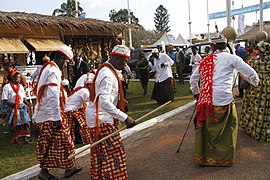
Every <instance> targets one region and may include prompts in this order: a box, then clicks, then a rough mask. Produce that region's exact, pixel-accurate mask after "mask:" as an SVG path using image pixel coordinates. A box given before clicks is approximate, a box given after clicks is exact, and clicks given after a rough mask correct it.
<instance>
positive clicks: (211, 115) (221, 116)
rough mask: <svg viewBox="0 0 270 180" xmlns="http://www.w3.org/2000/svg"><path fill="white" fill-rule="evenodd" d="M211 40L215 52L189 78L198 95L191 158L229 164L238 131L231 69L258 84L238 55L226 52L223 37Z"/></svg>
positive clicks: (253, 73) (249, 68) (221, 164)
mask: <svg viewBox="0 0 270 180" xmlns="http://www.w3.org/2000/svg"><path fill="white" fill-rule="evenodd" d="M212 43H213V48H214V49H213V51H214V53H213V54H210V55H209V56H208V57H206V58H204V59H202V60H201V62H200V65H199V66H198V67H197V68H196V69H195V70H194V72H193V74H192V75H191V77H190V86H191V87H190V89H191V91H192V92H193V94H194V96H195V97H197V98H198V101H197V104H196V110H197V115H196V118H195V125H196V127H195V128H196V135H195V156H194V161H195V162H197V163H198V164H200V165H206V166H232V165H233V163H234V156H235V148H236V139H237V133H238V119H237V113H236V108H235V104H234V99H233V93H232V87H233V71H234V70H238V71H239V72H240V73H241V74H243V75H244V76H245V77H246V78H248V79H249V80H250V83H251V84H252V85H253V86H257V85H258V83H259V78H258V75H257V74H256V71H255V70H254V69H252V68H251V67H250V66H249V65H248V64H246V63H245V62H244V61H243V60H242V59H241V58H240V57H238V56H236V55H232V54H229V53H227V52H226V39H224V38H221V39H216V40H212ZM200 78H202V84H201V87H200V88H199V86H198V82H199V80H200Z"/></svg>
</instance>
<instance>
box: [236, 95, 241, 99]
mask: <svg viewBox="0 0 270 180" xmlns="http://www.w3.org/2000/svg"><path fill="white" fill-rule="evenodd" d="M235 97H237V98H243V95H236V96H235Z"/></svg>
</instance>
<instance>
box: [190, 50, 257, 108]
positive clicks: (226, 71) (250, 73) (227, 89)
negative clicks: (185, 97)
mask: <svg viewBox="0 0 270 180" xmlns="http://www.w3.org/2000/svg"><path fill="white" fill-rule="evenodd" d="M216 56H217V60H215V61H214V63H215V67H214V74H213V94H212V98H213V105H215V106H224V105H228V104H230V103H231V102H232V101H233V94H232V86H233V71H234V69H236V70H237V71H239V72H240V73H241V74H242V75H243V76H245V77H246V78H248V79H249V80H250V83H251V84H252V85H254V86H257V85H258V84H259V77H258V75H257V73H256V71H255V70H254V69H253V68H252V67H250V66H249V65H248V64H246V63H245V62H244V61H243V60H242V59H241V58H240V57H238V56H236V55H232V54H229V53H226V52H219V53H217V54H216ZM200 77H201V76H200V74H199V67H197V68H196V69H195V70H194V72H193V74H192V75H191V77H190V86H191V87H190V89H191V91H192V92H193V93H194V94H198V93H199V92H200V90H199V86H198V81H199V79H200Z"/></svg>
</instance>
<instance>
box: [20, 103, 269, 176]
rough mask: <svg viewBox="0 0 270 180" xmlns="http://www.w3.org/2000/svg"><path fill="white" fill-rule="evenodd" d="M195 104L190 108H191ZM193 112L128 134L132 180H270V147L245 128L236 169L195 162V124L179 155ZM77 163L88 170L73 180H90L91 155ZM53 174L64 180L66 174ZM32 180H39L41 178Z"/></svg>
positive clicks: (161, 120)
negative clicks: (180, 145) (255, 138)
mask: <svg viewBox="0 0 270 180" xmlns="http://www.w3.org/2000/svg"><path fill="white" fill-rule="evenodd" d="M193 104H194V103H193ZM193 104H190V107H192V106H193ZM236 105H237V110H238V115H239V114H240V111H241V99H236ZM192 111H193V108H186V109H182V110H181V111H180V110H179V112H178V113H176V112H175V113H176V114H173V116H171V117H169V116H167V117H161V118H155V119H154V120H153V119H152V120H151V121H149V122H147V123H146V124H145V125H140V126H141V127H139V126H137V127H136V128H137V130H134V129H133V130H129V131H126V133H127V134H128V133H133V135H132V136H129V137H128V138H126V139H125V140H124V145H125V148H126V151H127V164H128V175H129V179H130V180H152V179H153V180H159V179H160V180H161V179H162V180H163V179H166V180H171V179H172V180H178V179H179V180H181V179H203V180H204V179H205V180H208V179H219V180H220V179H224V180H228V179H233V180H234V179H235V180H238V179H252V180H254V179H260V180H261V179H265V180H266V179H270V166H269V162H270V156H269V149H270V144H269V143H261V142H258V141H256V140H254V139H253V138H251V137H249V136H247V135H246V134H245V133H244V132H243V130H242V129H241V128H240V129H239V135H238V141H237V142H238V144H237V151H236V162H235V165H234V166H232V167H200V166H198V165H196V164H194V163H193V162H192V158H193V154H194V128H193V124H191V126H190V128H189V129H188V132H187V135H186V137H185V139H184V142H183V144H182V147H181V150H180V153H176V150H177V149H178V147H179V143H180V141H181V139H182V138H183V134H184V132H185V130H186V127H187V124H188V122H189V120H190V116H191V114H192ZM170 113H171V112H170ZM157 122H158V123H157ZM151 124H152V125H153V126H151ZM143 126H145V127H147V128H146V129H145V127H143ZM136 128H135V129H136ZM77 162H78V164H80V165H81V166H83V168H84V169H83V171H82V172H80V173H79V174H77V175H76V176H74V177H72V178H70V179H71V180H76V179H89V178H90V177H89V167H90V166H89V163H90V162H89V155H85V156H83V157H80V158H77ZM51 172H52V174H54V175H56V176H57V177H58V178H60V179H64V177H63V170H53V171H51ZM25 177H26V176H25ZM21 178H22V176H21ZM15 179H16V178H15ZM22 179H23V178H22ZM24 179H27V178H24ZM31 179H34V180H35V179H37V177H33V178H31Z"/></svg>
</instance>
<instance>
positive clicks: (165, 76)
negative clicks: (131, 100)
mask: <svg viewBox="0 0 270 180" xmlns="http://www.w3.org/2000/svg"><path fill="white" fill-rule="evenodd" d="M152 55H153V57H154V65H153V69H154V71H156V82H155V85H154V89H153V93H152V97H151V99H154V100H156V101H157V103H158V104H160V105H161V104H164V103H166V102H168V101H173V100H174V94H173V87H172V78H173V75H172V68H171V66H172V65H173V63H174V62H173V60H172V59H171V58H170V57H169V56H168V55H167V54H165V53H159V52H158V49H153V50H152Z"/></svg>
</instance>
